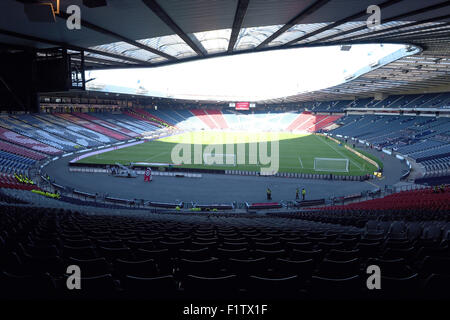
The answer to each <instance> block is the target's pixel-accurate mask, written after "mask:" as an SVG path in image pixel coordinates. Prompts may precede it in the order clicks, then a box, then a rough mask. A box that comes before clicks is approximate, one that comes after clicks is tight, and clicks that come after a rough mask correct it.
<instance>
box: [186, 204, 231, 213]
mask: <svg viewBox="0 0 450 320" xmlns="http://www.w3.org/2000/svg"><path fill="white" fill-rule="evenodd" d="M193 208H200V209H201V210H202V211H208V210H209V211H211V210H214V209H215V210H232V209H234V205H233V204H195V205H193Z"/></svg>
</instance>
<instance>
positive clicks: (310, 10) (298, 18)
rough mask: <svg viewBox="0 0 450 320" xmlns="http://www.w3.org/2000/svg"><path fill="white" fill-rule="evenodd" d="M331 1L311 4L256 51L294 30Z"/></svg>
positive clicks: (262, 43)
mask: <svg viewBox="0 0 450 320" xmlns="http://www.w3.org/2000/svg"><path fill="white" fill-rule="evenodd" d="M328 2H330V0H316V1H315V2H314V3H313V4H311V5H310V6H309V7H307V8H306V9H304V10H302V11H301V12H300V13H299V14H297V15H296V16H295V17H293V18H292V19H291V20H289V21H288V22H287V23H286V24H285V25H284V26H282V27H281V28H280V29H278V30H277V31H276V32H274V33H273V34H272V35H271V36H270V37H268V38H267V39H266V40H264V41H263V42H261V43H260V44H259V45H258V46H257V47H256V49H261V48H263V47H265V46H267V45H268V44H269V43H271V42H272V41H273V40H274V39H276V38H278V37H279V36H280V35H281V34H283V33H285V32H286V31H287V30H289V29H290V28H292V27H293V26H294V25H296V24H298V23H299V22H300V21H301V20H302V19H303V18H305V17H307V16H309V15H311V14H313V13H314V12H316V11H317V10H319V9H320V8H321V7H323V6H324V5H326V4H327V3H328Z"/></svg>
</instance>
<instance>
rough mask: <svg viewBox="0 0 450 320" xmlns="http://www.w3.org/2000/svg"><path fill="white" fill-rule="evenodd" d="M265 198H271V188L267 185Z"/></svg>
mask: <svg viewBox="0 0 450 320" xmlns="http://www.w3.org/2000/svg"><path fill="white" fill-rule="evenodd" d="M266 193H267V200H272V190H270V188H269V187H267V191H266Z"/></svg>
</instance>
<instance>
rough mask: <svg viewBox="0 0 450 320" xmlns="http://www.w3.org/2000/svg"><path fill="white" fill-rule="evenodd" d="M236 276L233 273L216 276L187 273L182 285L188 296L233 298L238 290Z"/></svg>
mask: <svg viewBox="0 0 450 320" xmlns="http://www.w3.org/2000/svg"><path fill="white" fill-rule="evenodd" d="M236 280H237V276H236V275H234V274H230V275H224V276H218V277H202V276H197V275H191V274H190V275H187V276H186V277H185V278H184V281H183V282H182V286H183V288H184V289H185V292H186V294H187V295H188V296H190V297H192V296H194V297H203V298H219V297H220V298H229V299H230V298H233V297H235V294H236V292H238V283H237V282H236Z"/></svg>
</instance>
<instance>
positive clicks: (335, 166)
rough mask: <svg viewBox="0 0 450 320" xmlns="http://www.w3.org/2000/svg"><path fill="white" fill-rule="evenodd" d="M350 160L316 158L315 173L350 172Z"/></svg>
mask: <svg viewBox="0 0 450 320" xmlns="http://www.w3.org/2000/svg"><path fill="white" fill-rule="evenodd" d="M348 164H349V161H348V159H339V158H314V170H315V171H334V172H348Z"/></svg>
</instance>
